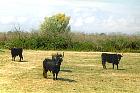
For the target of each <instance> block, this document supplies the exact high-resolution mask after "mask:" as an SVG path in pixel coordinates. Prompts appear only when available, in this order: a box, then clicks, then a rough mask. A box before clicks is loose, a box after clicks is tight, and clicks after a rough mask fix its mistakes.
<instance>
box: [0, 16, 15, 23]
mask: <svg viewBox="0 0 140 93" xmlns="http://www.w3.org/2000/svg"><path fill="white" fill-rule="evenodd" d="M14 21H15V17H14V16H0V23H2V24H9V23H12V22H14Z"/></svg>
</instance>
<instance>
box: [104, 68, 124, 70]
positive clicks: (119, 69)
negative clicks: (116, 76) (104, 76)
mask: <svg viewBox="0 0 140 93" xmlns="http://www.w3.org/2000/svg"><path fill="white" fill-rule="evenodd" d="M103 70H125V69H123V68H118V69H117V68H114V69H113V68H106V69H103Z"/></svg>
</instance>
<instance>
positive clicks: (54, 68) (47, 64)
mask: <svg viewBox="0 0 140 93" xmlns="http://www.w3.org/2000/svg"><path fill="white" fill-rule="evenodd" d="M63 57H64V53H63V56H62V55H61V54H58V53H57V54H56V55H52V59H49V58H46V59H45V60H44V61H43V76H44V78H47V72H48V70H49V71H50V72H52V73H53V80H55V79H56V80H57V76H58V73H59V71H60V65H61V62H62V61H63Z"/></svg>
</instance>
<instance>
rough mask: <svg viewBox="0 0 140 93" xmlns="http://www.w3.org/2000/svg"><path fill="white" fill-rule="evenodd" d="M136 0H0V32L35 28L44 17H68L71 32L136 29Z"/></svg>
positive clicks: (139, 6) (139, 15) (139, 18)
mask: <svg viewBox="0 0 140 93" xmlns="http://www.w3.org/2000/svg"><path fill="white" fill-rule="evenodd" d="M139 10H140V0H0V31H1V32H2V31H9V30H11V29H13V27H14V26H15V25H20V27H21V28H22V29H23V30H26V31H29V30H31V29H37V28H38V27H39V25H40V24H41V22H42V21H43V19H44V17H45V16H52V15H54V14H57V13H65V14H66V15H68V16H71V20H70V25H71V28H72V31H79V32H85V33H97V32H98V33H100V32H107V33H108V32H122V33H134V32H140V12H139Z"/></svg>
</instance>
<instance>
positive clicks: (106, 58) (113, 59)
mask: <svg viewBox="0 0 140 93" xmlns="http://www.w3.org/2000/svg"><path fill="white" fill-rule="evenodd" d="M121 57H122V55H121V54H107V53H102V55H101V58H102V65H103V68H104V69H106V62H108V63H112V65H113V69H114V65H117V69H118V64H119V61H120V60H121Z"/></svg>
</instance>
